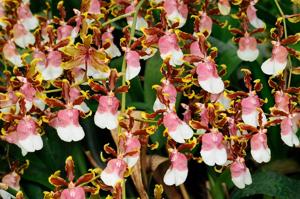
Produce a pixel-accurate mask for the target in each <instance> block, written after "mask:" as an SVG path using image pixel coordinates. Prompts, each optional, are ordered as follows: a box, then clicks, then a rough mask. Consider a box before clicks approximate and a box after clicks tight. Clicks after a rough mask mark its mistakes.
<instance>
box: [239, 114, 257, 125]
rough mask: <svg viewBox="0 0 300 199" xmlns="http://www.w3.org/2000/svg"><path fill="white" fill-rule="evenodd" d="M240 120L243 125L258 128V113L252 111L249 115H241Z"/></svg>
mask: <svg viewBox="0 0 300 199" xmlns="http://www.w3.org/2000/svg"><path fill="white" fill-rule="evenodd" d="M242 119H243V122H244V123H245V124H248V125H251V126H255V127H257V126H258V112H257V111H253V112H252V113H250V114H242Z"/></svg>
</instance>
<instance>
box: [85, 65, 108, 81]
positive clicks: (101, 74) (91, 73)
mask: <svg viewBox="0 0 300 199" xmlns="http://www.w3.org/2000/svg"><path fill="white" fill-rule="evenodd" d="M83 68H84V69H85V66H83ZM87 68H88V70H87V75H88V76H91V77H93V78H95V79H106V78H108V77H109V74H110V71H107V72H102V71H99V70H96V69H95V68H94V67H92V66H88V67H87Z"/></svg>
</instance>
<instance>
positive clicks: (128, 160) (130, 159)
mask: <svg viewBox="0 0 300 199" xmlns="http://www.w3.org/2000/svg"><path fill="white" fill-rule="evenodd" d="M123 160H124V161H125V162H126V163H127V165H128V167H133V166H134V165H135V164H136V163H137V161H138V160H139V156H134V157H132V156H126V157H124V158H123Z"/></svg>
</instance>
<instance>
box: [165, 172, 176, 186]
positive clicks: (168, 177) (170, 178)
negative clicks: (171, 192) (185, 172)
mask: <svg viewBox="0 0 300 199" xmlns="http://www.w3.org/2000/svg"><path fill="white" fill-rule="evenodd" d="M175 175H176V173H175V171H174V169H171V168H169V169H168V170H167V172H166V173H165V176H164V183H165V184H166V185H169V186H171V185H173V184H175V182H176V178H175Z"/></svg>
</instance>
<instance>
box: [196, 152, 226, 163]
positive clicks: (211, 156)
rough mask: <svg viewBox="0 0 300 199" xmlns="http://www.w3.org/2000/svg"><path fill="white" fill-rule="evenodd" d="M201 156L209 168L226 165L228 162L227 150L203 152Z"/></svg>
mask: <svg viewBox="0 0 300 199" xmlns="http://www.w3.org/2000/svg"><path fill="white" fill-rule="evenodd" d="M200 154H201V156H202V159H203V161H204V163H205V164H207V165H209V166H214V165H215V164H217V165H224V164H225V163H226V161H227V152H226V149H225V148H223V149H217V148H214V149H211V150H201V151H200Z"/></svg>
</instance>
